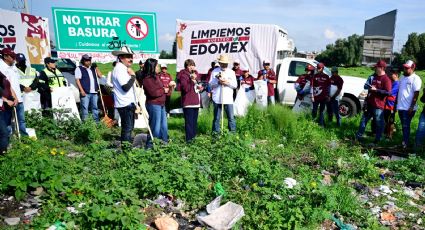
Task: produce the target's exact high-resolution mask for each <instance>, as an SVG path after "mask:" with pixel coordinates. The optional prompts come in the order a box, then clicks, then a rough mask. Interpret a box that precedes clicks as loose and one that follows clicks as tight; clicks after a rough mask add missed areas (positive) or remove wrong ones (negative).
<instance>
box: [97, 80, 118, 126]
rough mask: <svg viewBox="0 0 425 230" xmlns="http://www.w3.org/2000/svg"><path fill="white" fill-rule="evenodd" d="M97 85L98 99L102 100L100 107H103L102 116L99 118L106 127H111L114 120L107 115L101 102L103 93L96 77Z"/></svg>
mask: <svg viewBox="0 0 425 230" xmlns="http://www.w3.org/2000/svg"><path fill="white" fill-rule="evenodd" d="M96 81H97V86H98V87H99V93H100V101H101V102H102V108H103V118H102V119H101V120H100V121H101V122H102V123H103V124H105V125H106V127H108V128H112V126H114V120H112V119H111V118H109V117H108V115H107V113H106V108H105V103H104V102H103V95H102V90H101V89H100V84H99V79H96Z"/></svg>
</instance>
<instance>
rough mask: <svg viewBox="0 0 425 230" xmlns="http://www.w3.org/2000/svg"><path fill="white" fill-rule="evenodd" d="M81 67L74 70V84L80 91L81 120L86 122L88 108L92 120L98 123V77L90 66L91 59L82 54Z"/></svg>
mask: <svg viewBox="0 0 425 230" xmlns="http://www.w3.org/2000/svg"><path fill="white" fill-rule="evenodd" d="M80 63H81V65H80V66H78V67H77V68H76V69H75V83H77V86H78V89H79V91H80V102H81V103H80V104H81V120H83V121H84V120H86V119H87V116H88V115H89V108H90V107H91V112H92V116H93V120H94V121H96V122H99V111H98V109H97V100H98V96H97V92H98V91H99V84H98V82H97V81H98V79H97V78H98V77H99V76H98V75H97V72H96V67H94V66H92V62H91V57H90V56H89V55H88V54H84V55H83V56H82V57H81V61H80Z"/></svg>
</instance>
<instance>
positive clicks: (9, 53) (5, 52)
mask: <svg viewBox="0 0 425 230" xmlns="http://www.w3.org/2000/svg"><path fill="white" fill-rule="evenodd" d="M1 54H2V55H3V57H4V55H7V56H10V57H11V58H13V59H15V58H16V53H15V52H13V50H12V49H10V48H4V49H3V50H2V51H1Z"/></svg>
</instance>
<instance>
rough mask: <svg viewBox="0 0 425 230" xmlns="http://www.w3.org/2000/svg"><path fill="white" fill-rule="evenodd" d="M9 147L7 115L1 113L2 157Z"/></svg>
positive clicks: (0, 138) (0, 137)
mask: <svg viewBox="0 0 425 230" xmlns="http://www.w3.org/2000/svg"><path fill="white" fill-rule="evenodd" d="M8 145H9V132H8V131H7V125H6V122H5V113H4V111H0V155H1V154H4V153H5V152H6V150H7V146H8Z"/></svg>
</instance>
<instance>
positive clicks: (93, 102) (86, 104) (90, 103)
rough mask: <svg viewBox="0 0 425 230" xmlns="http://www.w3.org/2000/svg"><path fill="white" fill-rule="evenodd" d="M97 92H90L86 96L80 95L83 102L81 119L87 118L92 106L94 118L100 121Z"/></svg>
mask: <svg viewBox="0 0 425 230" xmlns="http://www.w3.org/2000/svg"><path fill="white" fill-rule="evenodd" d="M97 99H98V96H97V93H88V94H86V96H84V97H81V96H80V102H81V120H83V121H84V120H86V119H87V116H88V115H89V108H90V107H91V112H92V114H93V119H94V120H95V121H96V122H99V110H98V109H97Z"/></svg>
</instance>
